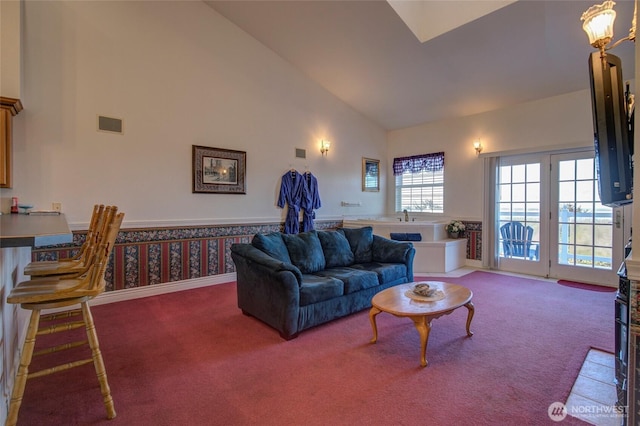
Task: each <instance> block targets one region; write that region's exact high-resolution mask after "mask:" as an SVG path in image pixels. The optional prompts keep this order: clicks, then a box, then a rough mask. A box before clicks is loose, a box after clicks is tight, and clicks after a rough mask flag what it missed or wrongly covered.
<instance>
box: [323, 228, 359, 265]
mask: <svg viewBox="0 0 640 426" xmlns="http://www.w3.org/2000/svg"><path fill="white" fill-rule="evenodd" d="M318 238H320V244H321V245H322V251H323V252H324V259H325V262H326V266H325V268H333V267H336V266H349V265H351V264H352V263H353V260H354V256H353V252H352V251H351V246H350V245H349V241H347V237H345V236H344V233H343V232H338V231H318Z"/></svg>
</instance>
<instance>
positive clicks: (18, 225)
mask: <svg viewBox="0 0 640 426" xmlns="http://www.w3.org/2000/svg"><path fill="white" fill-rule="evenodd" d="M72 241H73V234H72V233H71V230H70V229H69V224H68V223H67V219H66V218H65V216H64V215H63V214H57V215H27V214H3V215H1V216H0V248H5V247H42V246H49V245H55V244H65V243H70V242H72Z"/></svg>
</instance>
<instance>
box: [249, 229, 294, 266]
mask: <svg viewBox="0 0 640 426" xmlns="http://www.w3.org/2000/svg"><path fill="white" fill-rule="evenodd" d="M251 245H252V246H254V247H255V248H257V249H260V250H262V251H263V252H265V253H266V254H268V255H269V256H271V257H273V258H276V259H278V260H279V261H281V262H285V263H291V258H290V257H289V252H288V251H287V246H286V245H285V243H284V240H283V239H282V234H281V233H280V232H271V233H270V234H256V235H254V236H253V240H252V241H251Z"/></svg>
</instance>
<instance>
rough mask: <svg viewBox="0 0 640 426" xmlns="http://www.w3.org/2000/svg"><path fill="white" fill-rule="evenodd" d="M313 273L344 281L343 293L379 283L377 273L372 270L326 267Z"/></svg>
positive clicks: (353, 291)
mask: <svg viewBox="0 0 640 426" xmlns="http://www.w3.org/2000/svg"><path fill="white" fill-rule="evenodd" d="M315 275H320V276H322V277H333V278H337V279H339V280H340V281H342V282H343V283H344V294H349V293H355V292H356V291H360V290H364V289H366V288H371V287H376V286H377V285H379V282H378V274H377V273H376V272H374V271H367V270H363V269H354V268H346V267H345V268H328V269H325V270H324V271H318V272H316V274H315Z"/></svg>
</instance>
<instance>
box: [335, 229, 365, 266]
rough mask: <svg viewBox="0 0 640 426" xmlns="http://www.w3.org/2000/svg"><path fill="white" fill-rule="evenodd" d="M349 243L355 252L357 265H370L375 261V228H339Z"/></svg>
mask: <svg viewBox="0 0 640 426" xmlns="http://www.w3.org/2000/svg"><path fill="white" fill-rule="evenodd" d="M338 231H340V232H343V233H344V236H345V237H347V241H349V246H351V251H352V252H353V256H354V262H355V263H368V262H371V261H372V260H373V249H372V247H373V228H372V227H371V226H365V227H363V228H339V229H338Z"/></svg>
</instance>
